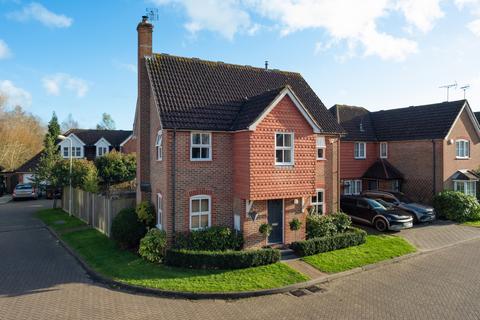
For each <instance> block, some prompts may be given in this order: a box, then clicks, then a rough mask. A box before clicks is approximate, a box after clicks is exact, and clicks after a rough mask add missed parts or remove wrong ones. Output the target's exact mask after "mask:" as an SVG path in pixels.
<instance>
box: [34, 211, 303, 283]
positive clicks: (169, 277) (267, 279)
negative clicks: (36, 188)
mask: <svg viewBox="0 0 480 320" xmlns="http://www.w3.org/2000/svg"><path fill="white" fill-rule="evenodd" d="M55 214H56V213H55ZM65 216H67V215H66V214H65V213H63V216H62V215H60V216H59V217H57V218H53V217H52V216H51V212H50V213H43V211H42V214H39V217H40V218H41V219H42V220H43V221H44V222H45V223H47V224H49V225H50V223H51V221H55V219H58V218H60V219H63V220H65ZM44 218H45V219H44ZM61 237H62V239H63V240H64V241H65V242H66V243H67V244H68V245H69V246H70V247H71V248H72V249H74V250H75V251H76V252H78V253H79V254H80V256H82V257H83V259H84V260H85V262H87V263H88V264H89V265H90V266H91V267H92V268H93V269H95V270H96V271H97V272H99V273H100V274H102V275H104V276H107V277H110V278H112V279H115V280H117V281H120V282H124V283H127V284H132V285H137V286H143V287H150V288H157V289H164V290H171V291H188V292H232V291H248V290H260V289H269V288H276V287H282V286H286V285H289V284H294V283H298V282H303V281H307V280H309V278H308V277H307V276H305V275H303V274H301V273H299V272H297V271H295V270H293V269H291V268H290V267H288V266H287V265H285V264H283V263H276V264H272V265H268V266H261V267H255V268H248V269H239V270H193V269H181V268H173V267H168V266H164V265H160V264H153V263H149V262H146V261H145V260H143V259H142V258H140V257H139V256H138V255H136V254H134V253H132V252H129V251H124V250H121V249H119V248H118V247H117V246H116V245H115V244H114V242H113V241H112V240H110V239H109V238H108V237H106V236H104V235H103V234H101V233H100V232H98V231H97V230H94V229H87V230H80V231H74V232H66V233H63V234H62V235H61Z"/></svg>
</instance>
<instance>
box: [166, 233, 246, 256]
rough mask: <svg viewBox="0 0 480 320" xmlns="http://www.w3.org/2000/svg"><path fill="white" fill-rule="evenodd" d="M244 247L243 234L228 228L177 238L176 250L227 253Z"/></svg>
mask: <svg viewBox="0 0 480 320" xmlns="http://www.w3.org/2000/svg"><path fill="white" fill-rule="evenodd" d="M242 246H243V236H242V234H241V233H240V232H238V231H236V230H233V229H231V228H228V227H211V228H206V229H201V230H193V231H190V232H183V233H177V234H176V236H175V248H176V249H189V250H204V251H225V250H240V249H241V248H242Z"/></svg>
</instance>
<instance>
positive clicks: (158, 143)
mask: <svg viewBox="0 0 480 320" xmlns="http://www.w3.org/2000/svg"><path fill="white" fill-rule="evenodd" d="M155 149H156V151H157V160H158V161H160V160H162V159H163V135H162V131H158V133H157V139H156V140H155Z"/></svg>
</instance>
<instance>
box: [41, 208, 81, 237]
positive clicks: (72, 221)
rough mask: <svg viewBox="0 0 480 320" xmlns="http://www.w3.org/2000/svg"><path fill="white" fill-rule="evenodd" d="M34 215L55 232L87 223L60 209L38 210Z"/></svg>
mask: <svg viewBox="0 0 480 320" xmlns="http://www.w3.org/2000/svg"><path fill="white" fill-rule="evenodd" d="M36 215H37V218H39V219H40V220H42V221H43V222H45V224H46V225H48V226H50V227H51V228H52V229H54V230H55V231H57V232H62V231H64V230H68V229H73V228H78V227H83V226H86V225H87V224H85V223H84V222H83V221H81V220H80V219H78V218H76V217H73V216H72V217H70V216H69V215H68V214H67V213H65V211H63V210H62V209H44V210H40V211H38V212H37V214H36Z"/></svg>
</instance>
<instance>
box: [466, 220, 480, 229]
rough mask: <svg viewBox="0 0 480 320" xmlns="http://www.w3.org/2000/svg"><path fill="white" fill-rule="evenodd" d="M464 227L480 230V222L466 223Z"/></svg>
mask: <svg viewBox="0 0 480 320" xmlns="http://www.w3.org/2000/svg"><path fill="white" fill-rule="evenodd" d="M463 225H465V226H470V227H477V228H480V220H477V221H468V222H464V223H463Z"/></svg>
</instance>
